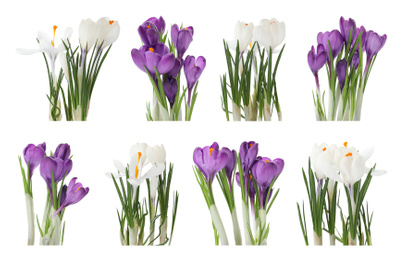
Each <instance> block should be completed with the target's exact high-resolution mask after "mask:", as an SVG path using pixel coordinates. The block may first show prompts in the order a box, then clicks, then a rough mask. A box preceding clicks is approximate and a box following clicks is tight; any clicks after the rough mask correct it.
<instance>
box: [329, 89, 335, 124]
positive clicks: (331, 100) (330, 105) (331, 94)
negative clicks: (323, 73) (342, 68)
mask: <svg viewBox="0 0 407 260" xmlns="http://www.w3.org/2000/svg"><path fill="white" fill-rule="evenodd" d="M328 101H329V104H328V118H327V120H328V121H332V115H333V110H334V94H333V92H332V90H331V89H329V91H328Z"/></svg>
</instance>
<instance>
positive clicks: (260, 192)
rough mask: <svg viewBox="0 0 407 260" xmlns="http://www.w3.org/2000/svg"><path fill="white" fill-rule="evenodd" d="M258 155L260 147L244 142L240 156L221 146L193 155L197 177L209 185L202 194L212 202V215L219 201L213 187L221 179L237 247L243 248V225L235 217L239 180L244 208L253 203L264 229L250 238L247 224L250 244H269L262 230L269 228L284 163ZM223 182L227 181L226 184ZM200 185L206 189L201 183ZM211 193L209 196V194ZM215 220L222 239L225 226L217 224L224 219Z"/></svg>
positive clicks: (202, 149) (248, 223)
mask: <svg viewBox="0 0 407 260" xmlns="http://www.w3.org/2000/svg"><path fill="white" fill-rule="evenodd" d="M258 151H259V144H258V143H256V142H253V141H250V142H243V143H242V144H241V145H240V150H239V154H237V153H236V151H235V150H231V149H229V148H227V147H223V148H222V149H219V145H218V143H216V142H214V143H213V144H212V145H211V146H205V147H203V148H200V147H197V148H196V149H195V151H194V154H193V160H194V163H195V164H196V167H197V169H198V170H197V171H196V174H198V175H200V176H202V177H199V176H197V177H198V179H202V180H205V181H204V182H206V184H205V185H204V186H205V187H207V188H203V189H202V191H203V193H204V196H205V198H209V201H208V199H207V203H208V207H209V208H210V211H211V214H212V213H213V212H212V211H213V209H212V207H216V206H214V205H215V200H214V197H213V193H212V190H213V189H212V184H213V180H214V179H215V177H217V179H218V181H219V184H220V186H221V189H222V190H223V193H224V195H225V198H226V200H227V202H228V206H229V209H230V212H231V214H232V221H233V226H234V232H235V241H236V245H239V242H240V243H241V240H239V237H240V232H239V231H237V230H239V224H238V222H237V221H236V216H234V214H236V209H235V203H234V194H233V193H234V192H233V190H234V189H233V181H234V179H235V178H236V182H237V184H238V185H239V187H241V191H242V203H243V204H244V205H243V204H242V205H243V206H244V207H243V208H246V209H247V208H248V203H249V201H250V204H251V209H252V217H253V218H255V219H257V218H259V217H260V219H261V221H260V222H261V223H260V222H259V223H257V225H260V226H257V227H256V228H255V229H253V230H256V235H255V234H251V235H247V236H246V234H248V233H247V232H251V231H248V230H250V229H248V225H250V222H247V223H244V227H245V238H246V244H248V245H254V244H259V245H262V244H265V241H266V239H267V236H266V237H263V235H264V234H262V235H259V234H258V232H259V230H262V231H264V228H265V227H266V224H265V215H266V214H267V213H266V212H267V211H268V210H267V209H268V206H271V205H270V204H269V202H270V199H271V197H272V193H273V184H274V182H275V181H276V179H277V178H278V177H279V175H280V174H281V172H282V171H283V168H284V160H282V159H280V158H277V159H274V160H272V159H270V158H268V157H262V156H258ZM238 169H239V170H238ZM239 171H240V172H239ZM223 176H226V177H223ZM223 178H225V179H224V180H223ZM226 179H227V181H226ZM200 185H201V188H202V183H201V182H200ZM208 192H209V194H206V193H208ZM216 212H217V211H216ZM217 214H218V213H217ZM245 214H248V212H246V213H245V210H244V209H243V215H245ZM260 215H263V216H264V217H261V216H260ZM212 218H213V221H214V223H215V226H216V228H217V229H218V232H219V235H220V237H221V239H222V234H220V233H221V232H220V230H221V231H222V229H223V227H221V229H219V226H221V225H220V224H218V225H217V224H216V223H217V222H218V223H219V222H221V221H217V220H218V219H220V216H217V215H215V217H214V214H212ZM248 218H249V217H248V215H247V218H246V216H244V217H243V219H244V221H248ZM246 231H247V232H246ZM250 238H251V239H250ZM225 241H226V243H227V239H225ZM223 244H225V243H223Z"/></svg>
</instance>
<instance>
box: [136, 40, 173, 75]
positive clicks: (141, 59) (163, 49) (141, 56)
mask: <svg viewBox="0 0 407 260" xmlns="http://www.w3.org/2000/svg"><path fill="white" fill-rule="evenodd" d="M131 56H132V58H133V62H134V63H135V64H136V65H137V67H138V68H139V69H140V70H142V71H144V72H145V69H144V67H146V68H147V70H148V72H149V73H150V75H151V77H152V78H153V79H156V78H157V77H156V74H155V68H157V71H158V73H160V74H165V73H168V72H169V71H170V70H171V69H172V68H173V67H174V63H175V57H174V54H173V53H170V50H169V49H168V47H167V46H165V45H164V44H163V43H161V42H159V43H157V44H155V45H143V46H141V48H140V49H139V50H138V49H133V50H132V51H131Z"/></svg>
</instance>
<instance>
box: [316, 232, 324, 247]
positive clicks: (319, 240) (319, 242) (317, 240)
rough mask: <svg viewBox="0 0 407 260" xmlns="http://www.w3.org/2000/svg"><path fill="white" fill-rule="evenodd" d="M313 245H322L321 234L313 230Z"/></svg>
mask: <svg viewBox="0 0 407 260" xmlns="http://www.w3.org/2000/svg"><path fill="white" fill-rule="evenodd" d="M314 245H315V246H322V234H321V236H318V234H317V233H316V232H315V231H314Z"/></svg>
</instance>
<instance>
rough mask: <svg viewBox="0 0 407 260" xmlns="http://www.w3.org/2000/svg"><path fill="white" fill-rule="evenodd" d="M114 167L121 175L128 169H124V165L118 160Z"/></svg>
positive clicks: (114, 161)
mask: <svg viewBox="0 0 407 260" xmlns="http://www.w3.org/2000/svg"><path fill="white" fill-rule="evenodd" d="M113 164H114V167H116V169H117V170H118V171H119V172H121V173H126V168H124V166H123V164H122V163H121V162H120V161H118V160H113Z"/></svg>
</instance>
